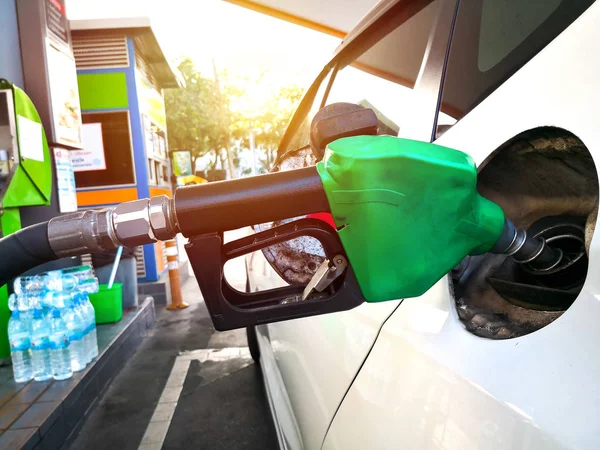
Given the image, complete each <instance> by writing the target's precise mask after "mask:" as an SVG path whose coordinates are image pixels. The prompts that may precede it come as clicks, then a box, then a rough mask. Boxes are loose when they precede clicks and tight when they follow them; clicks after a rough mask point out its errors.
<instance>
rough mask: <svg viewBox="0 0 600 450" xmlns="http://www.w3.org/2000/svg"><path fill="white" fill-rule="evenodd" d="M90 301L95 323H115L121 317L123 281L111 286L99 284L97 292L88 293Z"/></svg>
mask: <svg viewBox="0 0 600 450" xmlns="http://www.w3.org/2000/svg"><path fill="white" fill-rule="evenodd" d="M90 302H91V303H92V306H93V307H94V312H95V313H96V323H115V322H118V321H119V320H121V317H123V283H114V284H113V285H112V288H110V289H109V288H108V285H107V284H101V285H100V287H99V290H98V292H96V293H95V294H90Z"/></svg>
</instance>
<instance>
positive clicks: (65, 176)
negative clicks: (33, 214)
mask: <svg viewBox="0 0 600 450" xmlns="http://www.w3.org/2000/svg"><path fill="white" fill-rule="evenodd" d="M54 161H55V164H56V185H57V186H56V187H57V189H58V205H59V208H60V212H62V213H66V212H74V211H77V191H76V189H75V174H74V173H73V166H72V164H71V153H70V152H69V151H68V150H64V149H60V148H55V149H54Z"/></svg>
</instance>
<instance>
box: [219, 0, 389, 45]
mask: <svg viewBox="0 0 600 450" xmlns="http://www.w3.org/2000/svg"><path fill="white" fill-rule="evenodd" d="M227 1H228V2H229V3H233V4H235V5H238V6H242V7H244V8H248V9H251V10H253V11H257V12H260V13H263V14H266V15H269V16H272V17H276V18H278V19H281V20H285V21H288V22H291V23H295V24H297V25H301V26H304V27H307V28H311V29H313V30H316V31H320V32H322V33H326V34H330V35H332V36H336V37H339V38H340V39H341V38H343V37H344V36H346V34H348V32H349V31H350V30H351V29H352V28H353V27H354V26H355V25H356V24H357V23H358V21H359V20H360V19H361V18H362V17H363V16H364V15H365V14H367V12H369V10H370V9H371V8H373V6H375V5H376V4H377V1H378V0H303V1H301V2H299V1H297V0H227Z"/></svg>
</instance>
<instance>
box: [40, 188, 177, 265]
mask: <svg viewBox="0 0 600 450" xmlns="http://www.w3.org/2000/svg"><path fill="white" fill-rule="evenodd" d="M178 231H179V230H178V226H177V220H176V216H175V213H174V209H173V202H172V200H171V199H170V198H169V197H167V196H166V195H160V196H157V197H152V198H151V199H147V198H144V199H140V200H133V201H131V202H125V203H121V204H120V205H118V206H115V207H114V208H108V209H103V210H87V211H78V212H76V213H73V214H67V215H64V216H60V217H55V218H53V219H51V220H50V222H49V224H48V240H49V242H50V246H51V247H52V250H53V251H54V253H55V254H56V256H58V257H66V256H76V255H83V254H86V253H94V252H102V251H107V250H112V249H115V248H117V247H118V246H120V245H123V246H125V247H135V246H137V245H143V244H151V243H153V242H156V241H159V240H169V239H172V238H173V237H175V235H176V234H177V233H178Z"/></svg>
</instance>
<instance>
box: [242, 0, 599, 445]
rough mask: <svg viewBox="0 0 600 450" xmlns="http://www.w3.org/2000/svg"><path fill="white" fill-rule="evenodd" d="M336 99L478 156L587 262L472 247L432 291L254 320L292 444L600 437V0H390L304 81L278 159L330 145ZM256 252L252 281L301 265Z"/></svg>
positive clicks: (267, 284)
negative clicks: (537, 260) (531, 258)
mask: <svg viewBox="0 0 600 450" xmlns="http://www.w3.org/2000/svg"><path fill="white" fill-rule="evenodd" d="M338 101H346V102H353V103H360V104H362V105H368V106H369V107H371V108H373V109H374V110H375V111H376V113H377V115H378V117H379V120H380V122H381V124H382V127H383V126H384V127H385V129H386V130H387V133H388V134H389V133H390V130H392V132H393V133H397V134H398V136H400V137H408V138H412V139H417V140H422V141H427V142H435V143H439V144H441V145H444V146H447V147H451V148H455V149H458V150H461V151H463V152H466V153H468V154H469V155H471V156H472V157H473V159H474V160H475V162H476V164H477V166H478V167H479V170H480V172H479V181H478V190H479V192H480V193H481V194H482V195H484V196H486V197H487V198H489V199H491V200H493V201H495V202H497V203H498V204H500V205H501V206H502V207H503V209H504V211H505V212H506V215H507V217H508V218H510V219H511V220H512V221H513V222H514V223H515V224H517V225H518V226H520V227H523V228H530V229H535V230H537V231H539V232H541V233H542V234H543V235H544V236H545V237H546V238H547V240H548V241H549V242H550V241H551V242H552V244H551V245H555V246H558V247H560V248H562V249H563V251H564V252H565V253H567V254H568V255H569V258H571V261H572V264H571V265H570V267H569V270H566V271H565V272H564V273H558V274H555V275H553V276H550V277H545V278H544V277H532V276H530V274H527V273H524V272H522V271H519V270H518V269H515V268H514V267H513V266H511V265H510V264H509V263H508V262H507V260H506V258H505V257H503V256H497V255H496V256H494V255H484V256H480V257H471V258H467V259H466V260H465V261H463V263H461V265H460V266H458V267H457V268H456V269H455V270H454V271H453V272H452V273H451V274H449V275H448V276H446V277H444V278H443V279H441V280H440V281H439V282H438V283H436V284H435V285H434V286H433V287H432V288H431V289H429V291H428V292H426V293H425V294H424V295H422V296H421V297H418V298H410V299H405V300H396V301H390V302H384V303H378V304H368V303H365V304H363V305H361V306H359V307H358V308H355V309H353V310H350V311H346V312H340V313H335V314H328V315H322V316H316V317H309V318H303V319H297V320H292V321H286V322H279V323H274V324H269V325H260V326H258V327H256V328H253V329H249V330H248V333H249V341H250V346H251V348H252V350H253V354H254V356H255V357H257V358H259V359H260V363H261V367H262V370H263V374H264V380H265V384H266V388H267V393H268V398H269V402H270V405H271V408H272V411H273V418H274V422H275V425H276V429H277V432H278V436H279V442H280V446H281V448H286V449H287V448H290V449H299V448H306V449H324V450H333V449H367V448H376V449H384V448H394V449H396V448H405V449H461V450H465V449H486V450H491V449H555V448H556V449H558V448H572V449H584V448H585V449H596V448H600V424H599V422H598V420H599V417H600V357H599V354H598V348H599V343H600V326H599V325H598V324H599V323H600V281H599V278H598V277H596V276H595V275H596V274H598V273H599V272H598V271H599V270H600V267H598V264H599V263H600V242H599V241H598V239H597V238H594V239H592V234H593V230H594V226H595V222H596V215H597V211H598V207H597V206H598V175H597V171H596V167H595V164H594V156H597V155H598V154H599V153H598V152H599V151H600V114H599V113H598V108H599V105H600V4H598V3H595V2H594V1H593V0H529V1H523V0H460V1H457V0H434V1H427V0H415V1H411V0H385V1H383V2H381V3H379V4H378V5H377V6H376V7H375V8H374V9H373V10H372V11H371V12H370V13H369V14H368V15H367V16H366V17H365V18H364V19H363V20H362V21H361V22H360V23H359V24H358V25H357V26H356V28H355V29H354V31H352V32H351V33H350V34H349V35H348V37H347V38H346V39H345V40H344V41H343V43H342V44H341V46H340V47H339V48H338V50H337V51H336V53H335V55H334V57H333V59H332V60H331V62H330V63H329V64H328V65H327V66H326V67H325V68H324V69H323V71H322V72H321V74H320V75H319V76H318V77H317V79H316V81H315V83H314V85H313V86H312V88H311V89H309V90H308V91H307V94H306V95H305V98H304V99H303V102H302V104H301V106H300V107H299V110H298V112H297V114H296V116H295V117H294V119H293V120H292V122H291V124H290V128H289V130H288V132H287V134H286V135H285V136H284V138H283V141H282V144H281V148H280V164H279V167H280V169H282V170H283V169H285V168H287V166H298V165H305V164H314V163H315V162H316V159H317V158H316V157H315V156H314V155H312V154H311V152H310V147H309V145H308V144H309V131H310V130H309V128H310V122H311V119H312V116H313V115H314V114H315V113H316V111H318V110H319V109H320V108H321V107H323V106H324V105H327V104H330V103H333V102H338ZM288 162H289V164H288ZM537 231H536V232H537ZM367 238H368V237H367ZM389 238H390V239H394V229H393V224H390V230H389ZM439 251H440V252H443V251H444V249H443V248H440V249H439ZM298 255H299V257H300V253H298ZM300 259H301V258H300ZM270 260H271V262H272V263H273V266H275V267H277V254H275V255H273V254H271V255H270ZM410 263H411V261H406V264H410ZM247 268H248V270H247V271H248V286H247V289H250V290H251V291H257V290H265V289H270V288H273V287H276V286H281V285H284V284H285V283H286V280H287V281H289V279H288V278H290V277H289V274H288V275H286V274H285V273H283V274H282V275H283V278H282V277H281V276H280V275H279V274H280V273H282V270H281V268H279V269H278V270H277V271H276V270H273V269H272V268H271V265H270V264H269V263H268V262H267V259H265V257H263V254H262V253H254V254H253V255H252V256H251V257H250V258H249V259H248V260H247ZM313 269H314V267H312V268H311V269H310V270H313ZM300 270H303V269H302V268H300ZM307 270H308V269H307ZM310 270H309V271H310ZM587 274H589V275H590V276H587ZM259 353H260V354H259Z"/></svg>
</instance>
